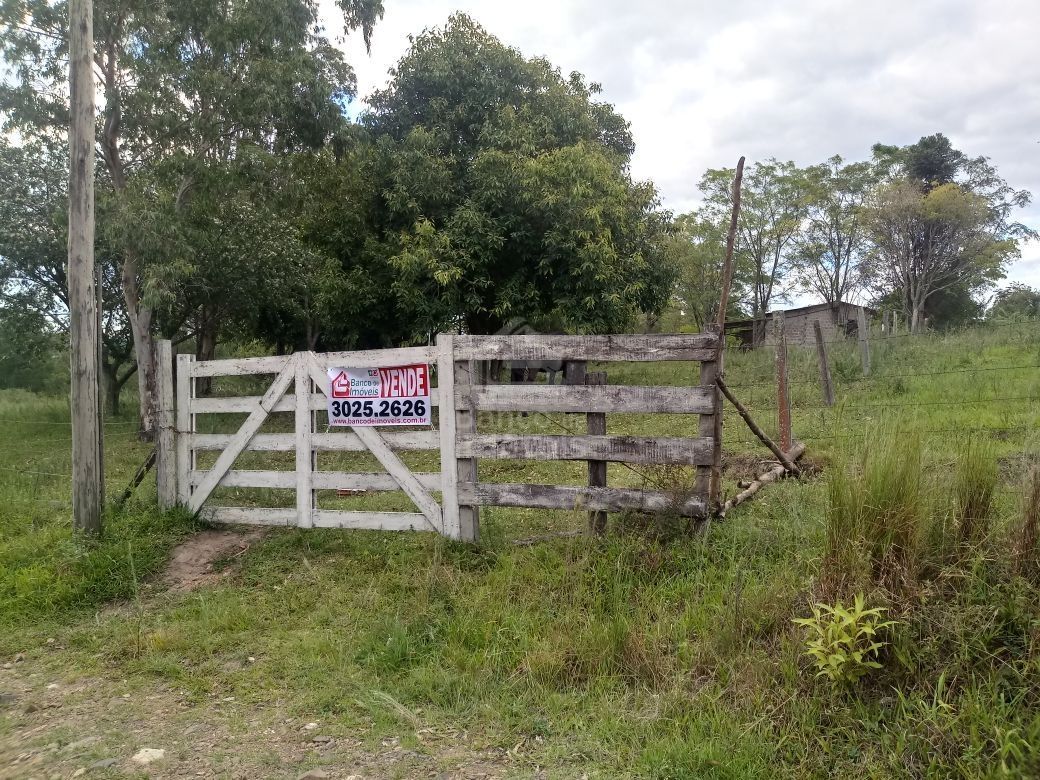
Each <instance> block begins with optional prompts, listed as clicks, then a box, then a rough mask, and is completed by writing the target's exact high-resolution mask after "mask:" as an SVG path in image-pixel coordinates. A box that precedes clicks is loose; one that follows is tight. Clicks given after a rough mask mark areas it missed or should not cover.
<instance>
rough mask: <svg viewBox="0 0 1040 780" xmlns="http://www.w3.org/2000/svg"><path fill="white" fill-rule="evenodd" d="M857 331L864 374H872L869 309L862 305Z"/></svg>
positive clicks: (858, 314)
mask: <svg viewBox="0 0 1040 780" xmlns="http://www.w3.org/2000/svg"><path fill="white" fill-rule="evenodd" d="M857 317H858V321H857V323H856V333H857V335H858V337H859V351H860V360H861V362H862V363H863V376H870V333H869V332H868V330H867V328H868V327H869V326H868V325H867V310H866V309H864V308H863V307H862V306H860V307H859V312H858V313H857Z"/></svg>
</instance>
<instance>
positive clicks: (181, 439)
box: [176, 355, 231, 506]
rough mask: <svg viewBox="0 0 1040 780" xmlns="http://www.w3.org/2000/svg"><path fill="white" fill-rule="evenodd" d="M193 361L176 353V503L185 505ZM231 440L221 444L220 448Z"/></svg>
mask: <svg viewBox="0 0 1040 780" xmlns="http://www.w3.org/2000/svg"><path fill="white" fill-rule="evenodd" d="M194 361H195V357H194V356H193V355H177V409H176V417H177V503H178V504H180V505H181V506H187V505H188V502H189V501H190V500H191V483H190V482H189V480H188V473H189V472H190V471H191V470H192V469H193V468H195V462H194V461H195V452H194V449H193V447H194V442H193V441H192V440H193V439H194V438H195V434H194V431H195V415H193V414H192V413H191V403H192V400H193V399H192V395H193V392H192V389H193V387H194V386H195V380H194V379H192V376H191V366H192V363H193V362H194ZM230 441H231V436H230V434H229V435H228V436H227V441H226V442H224V443H223V444H221V447H220V448H221V449H223V448H224V447H226V446H227V444H228V443H230Z"/></svg>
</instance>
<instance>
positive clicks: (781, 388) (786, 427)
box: [773, 311, 792, 452]
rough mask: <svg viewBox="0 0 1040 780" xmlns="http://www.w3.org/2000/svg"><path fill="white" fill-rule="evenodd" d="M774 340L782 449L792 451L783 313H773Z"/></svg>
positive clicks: (789, 392) (785, 334)
mask: <svg viewBox="0 0 1040 780" xmlns="http://www.w3.org/2000/svg"><path fill="white" fill-rule="evenodd" d="M773 338H774V339H775V341H776V406H777V410H778V419H779V433H780V436H779V438H780V449H782V450H783V451H784V452H790V450H791V443H792V442H791V389H790V387H789V386H788V384H787V329H786V327H785V325H784V313H783V311H775V312H773Z"/></svg>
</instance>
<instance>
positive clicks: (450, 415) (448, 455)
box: [437, 333, 462, 539]
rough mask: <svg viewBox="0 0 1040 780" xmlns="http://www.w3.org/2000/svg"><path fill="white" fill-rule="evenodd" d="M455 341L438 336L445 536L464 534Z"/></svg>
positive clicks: (444, 335) (456, 536) (442, 507)
mask: <svg viewBox="0 0 1040 780" xmlns="http://www.w3.org/2000/svg"><path fill="white" fill-rule="evenodd" d="M454 354H455V342H454V336H453V335H451V334H450V333H440V334H438V335H437V395H438V396H439V397H440V402H441V406H440V414H439V416H438V427H439V433H440V445H441V453H440V454H441V474H440V477H441V513H442V517H443V519H444V535H445V536H447V537H449V538H450V539H460V538H461V537H462V518H461V515H460V513H459V495H458V484H459V473H458V466H457V457H458V456H457V455H456V454H455V434H456V427H455V362H454V357H453V356H454Z"/></svg>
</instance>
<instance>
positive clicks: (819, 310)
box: [726, 302, 874, 348]
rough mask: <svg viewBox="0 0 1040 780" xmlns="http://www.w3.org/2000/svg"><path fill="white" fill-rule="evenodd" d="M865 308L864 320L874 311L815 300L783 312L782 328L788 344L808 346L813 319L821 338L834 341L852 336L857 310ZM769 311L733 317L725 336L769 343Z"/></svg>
mask: <svg viewBox="0 0 1040 780" xmlns="http://www.w3.org/2000/svg"><path fill="white" fill-rule="evenodd" d="M861 310H862V311H865V312H866V315H867V319H868V320H869V319H870V317H871V316H872V315H873V314H874V310H873V309H870V308H867V307H865V306H859V305H858V304H855V303H844V302H842V303H836V304H834V305H831V304H829V303H817V304H815V305H813V306H802V307H801V308H798V309H787V310H785V311H784V330H785V331H786V332H787V343H788V344H802V345H804V346H811V345H813V344H815V343H816V341H815V336H814V335H813V321H814V320H819V322H820V329H821V330H822V331H823V338H824V340H826V341H835V340H837V339H839V338H842V337H847V336H855V335H856V331H857V330H858V328H859V325H858V323H859V313H860V311H861ZM773 314H774V312H769V313H768V314H766V315H765V317H759V318H758V319H753V320H734V321H731V322H727V323H726V335H727V336H729V337H731V338H734V339H736V340H737V342H738V344H740V346H741V347H744V348H750V347H760V346H768V345H772V344H773Z"/></svg>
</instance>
